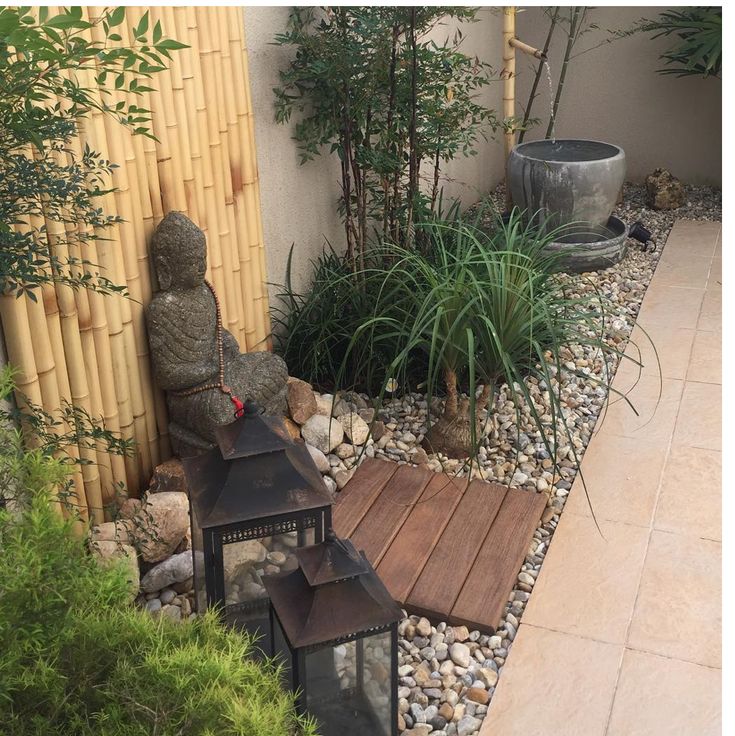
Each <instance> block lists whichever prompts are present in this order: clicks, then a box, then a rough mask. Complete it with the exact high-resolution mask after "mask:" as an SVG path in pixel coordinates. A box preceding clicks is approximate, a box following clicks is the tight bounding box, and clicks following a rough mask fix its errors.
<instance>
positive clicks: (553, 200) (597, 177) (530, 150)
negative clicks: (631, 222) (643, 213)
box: [508, 139, 625, 228]
mask: <svg viewBox="0 0 735 736" xmlns="http://www.w3.org/2000/svg"><path fill="white" fill-rule="evenodd" d="M624 179H625V152H624V151H623V149H622V148H620V147H619V146H614V145H612V144H611V143H602V142H600V141H586V140H576V139H566V140H557V141H554V142H553V143H552V141H548V140H544V141H531V142H529V143H521V144H520V145H519V146H516V147H515V148H514V149H513V151H512V153H511V154H510V157H509V159H508V184H509V186H510V191H511V194H512V196H513V204H514V205H516V206H517V207H520V208H521V209H522V210H525V211H526V212H527V215H528V217H531V216H534V215H536V213H538V214H537V216H538V218H539V219H538V221H539V223H540V224H543V225H544V226H545V227H547V228H549V227H558V226H560V225H566V224H569V223H572V222H576V223H585V224H586V225H593V226H600V227H602V226H605V225H606V224H607V220H608V217H610V215H611V214H612V211H613V208H614V207H615V202H616V201H617V198H618V194H619V192H620V188H621V187H622V185H623V181H624Z"/></svg>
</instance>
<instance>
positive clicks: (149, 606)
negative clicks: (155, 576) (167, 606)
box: [145, 598, 161, 614]
mask: <svg viewBox="0 0 735 736" xmlns="http://www.w3.org/2000/svg"><path fill="white" fill-rule="evenodd" d="M145 610H146V611H148V613H152V614H156V613H158V612H159V611H160V610H161V601H160V599H159V598H151V599H150V600H149V601H146V604H145Z"/></svg>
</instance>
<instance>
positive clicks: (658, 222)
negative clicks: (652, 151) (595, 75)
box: [330, 184, 722, 736]
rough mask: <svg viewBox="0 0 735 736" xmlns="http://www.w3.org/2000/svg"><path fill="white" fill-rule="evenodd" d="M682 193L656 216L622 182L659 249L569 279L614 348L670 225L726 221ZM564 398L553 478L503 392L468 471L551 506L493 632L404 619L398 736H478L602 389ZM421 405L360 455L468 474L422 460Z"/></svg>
mask: <svg viewBox="0 0 735 736" xmlns="http://www.w3.org/2000/svg"><path fill="white" fill-rule="evenodd" d="M686 190H687V195H688V197H687V203H686V205H685V206H683V207H680V208H679V209H677V210H675V211H668V212H666V211H655V210H651V209H649V208H647V207H646V206H645V189H644V187H642V186H640V185H636V184H626V185H625V188H624V196H623V202H622V204H620V205H618V207H617V209H616V212H615V213H614V214H616V215H617V216H618V217H619V218H621V219H622V220H623V221H624V222H626V223H628V224H631V223H632V222H634V221H635V220H641V221H642V222H643V224H644V225H645V226H646V227H647V228H648V229H649V230H651V231H652V234H653V236H654V238H655V239H656V241H657V243H658V247H657V249H656V250H655V251H654V252H650V251H649V252H648V253H644V252H643V250H642V247H641V246H640V245H638V244H636V243H634V242H633V241H629V248H628V252H627V254H626V256H625V258H624V259H623V260H622V261H621V262H620V263H619V264H617V265H616V266H614V267H612V268H609V269H607V270H605V271H601V272H593V273H587V274H582V275H581V276H569V277H566V278H569V281H570V284H573V285H574V288H576V289H577V290H578V291H579V292H580V293H581V292H586V291H589V290H592V289H597V290H599V291H601V292H602V293H603V294H605V295H606V296H607V297H608V298H609V300H610V303H611V309H612V311H613V312H614V314H613V315H612V317H613V319H612V320H610V330H609V333H608V335H607V339H608V340H609V341H611V342H612V343H614V344H616V345H617V346H618V347H624V346H625V343H626V342H627V339H628V337H629V335H630V332H631V330H632V329H633V326H634V324H635V319H636V317H637V315H638V312H639V310H640V306H641V302H642V300H643V296H644V294H645V291H646V288H647V287H648V284H649V283H650V280H651V277H652V276H653V273H654V270H655V268H656V265H657V263H658V260H659V257H660V254H661V251H662V250H663V247H664V245H665V241H666V238H667V236H668V234H669V232H670V230H671V228H672V226H673V224H674V222H675V220H676V219H681V218H684V219H692V220H721V219H722V213H721V202H722V200H721V192H720V190H718V189H713V188H710V187H693V186H689V187H687V188H686ZM493 198H494V199H495V200H496V201H497V202H498V203H502V198H503V191H502V188H499V189H498V190H496V191H495V192H494V194H493ZM566 358H567V359H568V361H569V363H570V365H569V367H570V368H572V367H576V368H577V369H579V370H580V371H581V372H582V373H586V374H588V375H589V374H590V373H600V372H601V371H602V368H603V366H602V361H601V360H600V358H599V356H597V355H595V354H592V353H591V352H588V351H586V350H585V349H583V348H580V347H578V346H571V350H570V352H569V354H568V355H567V356H566ZM572 363H573V364H574V365H573V366H572V365H571V364H572ZM608 368H609V369H610V370H612V371H614V369H615V368H616V365H615V361H611V362H610V363H609V365H608ZM528 385H529V389H530V392H531V395H532V397H533V399H534V403H536V404H537V406H538V407H539V408H541V409H543V408H544V407H547V408H548V402H547V401H545V400H544V389H545V387H544V386H543V385H541V386H540V385H539V384H538V382H537V381H535V380H533V379H530V380H529V383H528ZM561 397H562V403H563V404H564V405H565V411H564V414H565V416H564V421H565V422H566V425H567V427H568V428H569V430H570V434H571V442H569V441H568V440H566V439H565V441H564V442H563V443H561V444H560V446H558V447H557V448H555V450H556V459H557V462H558V464H559V466H560V470H559V472H556V473H555V472H554V469H553V462H552V460H551V458H550V457H549V455H548V453H547V451H546V449H545V447H544V445H543V443H542V442H540V440H541V436H540V435H538V433H537V430H536V427H535V425H534V424H533V423H532V422H531V421H530V414H529V410H528V407H526V406H519V407H517V408H518V409H519V411H520V417H521V423H520V427H519V426H518V425H517V422H516V407H515V406H514V404H513V403H512V402H511V401H510V400H509V398H508V396H507V387H504V388H501V390H500V392H499V395H498V398H497V401H496V404H495V411H494V415H493V417H492V429H491V431H490V433H489V435H488V437H487V438H486V440H485V441H484V444H483V446H482V447H481V449H480V457H479V460H480V468H479V469H478V468H477V467H475V468H473V469H472V470H471V472H472V473H473V475H477V476H481V477H484V478H486V479H487V480H493V481H497V482H501V483H506V484H509V485H510V486H512V487H517V488H523V489H526V490H528V491H531V492H537V493H544V494H545V495H546V497H547V508H546V511H545V512H544V514H543V516H542V519H541V523H540V524H539V526H538V528H537V529H536V531H535V533H534V535H533V540H532V542H531V544H530V546H529V549H528V553H527V556H526V559H525V561H524V562H523V565H522V567H521V569H520V570H519V572H518V578H517V583H516V586H515V588H514V590H513V592H512V593H511V596H510V600H509V601H508V603H507V605H506V611H505V614H504V615H503V617H502V619H501V620H500V621H499V622H498V626H497V631H496V633H495V634H494V635H493V636H488V635H486V634H480V632H478V631H468V630H467V629H466V628H465V627H452V626H449V625H447V624H446V623H445V622H439V621H432V622H429V621H428V620H426V619H425V618H419V617H417V616H407V617H406V618H405V619H404V620H403V621H402V622H401V624H400V629H399V631H400V640H399V647H400V654H399V712H400V719H399V720H400V726H401V727H402V728H403V730H402V736H409V734H414V735H419V734H420V735H421V736H425V734H428V733H432V734H434V736H474V735H475V734H477V733H478V731H479V728H480V726H481V723H482V718H483V717H484V715H485V713H486V712H487V708H488V705H489V703H490V701H491V699H492V696H493V694H494V692H495V688H496V686H497V683H498V679H499V677H500V676H501V675H502V671H503V666H504V664H505V661H506V658H507V657H508V655H509V652H510V650H511V648H512V644H513V640H514V638H515V635H516V632H517V630H518V626H519V623H520V621H521V620H522V616H523V611H524V608H525V606H526V602H527V601H528V599H529V597H530V595H531V593H532V591H533V586H534V583H535V581H536V578H537V576H538V574H539V571H540V569H541V565H542V564H543V561H544V558H545V556H546V551H547V550H548V546H549V543H550V541H551V539H552V537H553V534H554V530H555V529H556V526H557V524H558V521H559V515H560V513H561V512H562V510H563V508H564V503H565V501H566V497H567V495H568V493H569V491H570V489H571V487H572V483H573V482H574V478H575V475H576V463H575V461H574V452H575V451H576V454H577V457H580V456H581V455H582V454H583V453H584V449H585V447H586V446H587V444H588V442H589V440H590V438H591V435H592V432H593V429H594V426H595V423H596V421H597V419H598V417H599V416H600V414H601V412H602V409H603V406H604V405H605V402H606V391H605V390H604V389H603V388H600V387H597V386H595V385H594V384H593V383H592V382H589V381H585V380H584V379H582V378H578V377H577V376H573V375H569V374H567V375H566V376H565V377H564V379H563V383H562V387H561ZM427 409H428V407H427V402H426V397H425V396H422V395H419V394H412V395H408V396H403V397H401V398H396V399H393V400H390V401H387V402H386V403H385V405H384V407H383V410H382V412H381V418H382V419H383V421H384V423H385V428H386V430H388V431H386V432H385V434H384V435H383V436H382V437H381V438H380V439H379V440H378V441H377V442H375V443H374V445H372V446H370V447H369V448H368V452H367V453H366V454H367V455H370V456H372V455H382V456H384V457H386V458H388V459H391V460H394V461H398V462H410V463H413V464H418V465H428V467H430V468H432V469H433V470H435V471H437V472H439V471H444V472H450V473H452V472H456V473H458V474H460V475H464V474H466V473H467V472H468V469H467V468H466V467H463V466H462V463H460V462H458V461H455V460H448V459H447V458H442V457H441V456H429V457H427V456H426V453H425V452H424V450H423V449H422V448H421V447H420V446H419V443H420V442H421V440H422V438H423V436H424V434H425V432H426V430H427ZM370 442H371V441H370V440H369V441H368V444H370ZM573 448H574V449H573ZM331 457H333V456H330V460H331ZM345 470H347V471H348V472H349V470H350V468H349V463H348V466H347V467H344V468H343V467H340V466H333V467H331V468H330V474H331V475H332V477H335V476H336V475H337V473H340V472H344V471H345ZM335 485H338V484H336V483H335ZM339 485H342V484H341V483H340V484H339Z"/></svg>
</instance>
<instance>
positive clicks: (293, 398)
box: [286, 376, 317, 424]
mask: <svg viewBox="0 0 735 736" xmlns="http://www.w3.org/2000/svg"><path fill="white" fill-rule="evenodd" d="M286 399H287V400H288V411H289V413H290V414H291V419H293V420H294V422H296V424H304V422H306V420H307V419H309V417H312V416H314V414H316V409H317V407H316V399H315V398H314V391H313V389H312V388H311V386H310V385H309V384H308V383H306V381H302V380H300V379H298V378H293V376H289V378H288V383H287V384H286Z"/></svg>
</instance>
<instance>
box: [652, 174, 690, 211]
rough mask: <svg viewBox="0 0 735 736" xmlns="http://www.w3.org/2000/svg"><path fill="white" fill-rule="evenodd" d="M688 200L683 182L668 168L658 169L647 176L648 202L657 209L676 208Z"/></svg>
mask: <svg viewBox="0 0 735 736" xmlns="http://www.w3.org/2000/svg"><path fill="white" fill-rule="evenodd" d="M686 201H687V195H686V191H685V190H684V186H683V184H682V183H681V182H680V181H679V180H678V179H677V178H676V177H675V176H674V175H673V174H672V173H671V172H670V171H668V170H666V169H656V170H655V171H654V172H653V173H652V174H649V175H648V176H647V177H646V203H647V204H648V206H649V207H653V209H655V210H675V209H677V208H679V207H681V206H682V205H683V204H685V203H686Z"/></svg>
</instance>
